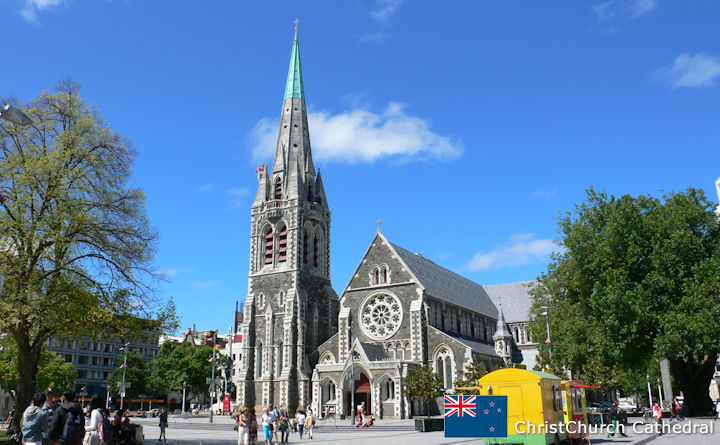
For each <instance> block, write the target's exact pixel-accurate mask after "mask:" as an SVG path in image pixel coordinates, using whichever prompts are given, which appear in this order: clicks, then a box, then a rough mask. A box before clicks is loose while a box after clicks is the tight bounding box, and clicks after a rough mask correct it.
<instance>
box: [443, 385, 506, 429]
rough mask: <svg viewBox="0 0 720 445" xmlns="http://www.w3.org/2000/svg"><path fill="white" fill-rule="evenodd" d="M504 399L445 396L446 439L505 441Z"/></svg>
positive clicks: (497, 397) (501, 397) (496, 397)
mask: <svg viewBox="0 0 720 445" xmlns="http://www.w3.org/2000/svg"><path fill="white" fill-rule="evenodd" d="M507 408H508V400H507V396H464V395H457V396H445V437H507V435H508V412H507Z"/></svg>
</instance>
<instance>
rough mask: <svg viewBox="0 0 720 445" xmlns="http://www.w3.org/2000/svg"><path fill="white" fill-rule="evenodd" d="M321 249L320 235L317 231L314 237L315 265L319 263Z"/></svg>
mask: <svg viewBox="0 0 720 445" xmlns="http://www.w3.org/2000/svg"><path fill="white" fill-rule="evenodd" d="M319 250H320V236H319V235H318V234H317V233H315V237H314V238H313V266H314V267H318V264H319V257H320V255H319Z"/></svg>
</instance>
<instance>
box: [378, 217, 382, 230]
mask: <svg viewBox="0 0 720 445" xmlns="http://www.w3.org/2000/svg"><path fill="white" fill-rule="evenodd" d="M377 225H378V232H380V233H382V219H378V220H377Z"/></svg>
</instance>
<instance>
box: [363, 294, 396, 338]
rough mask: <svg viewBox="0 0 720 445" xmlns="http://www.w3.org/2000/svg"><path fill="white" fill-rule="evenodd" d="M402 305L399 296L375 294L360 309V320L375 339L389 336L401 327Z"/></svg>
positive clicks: (369, 334)
mask: <svg viewBox="0 0 720 445" xmlns="http://www.w3.org/2000/svg"><path fill="white" fill-rule="evenodd" d="M402 316H403V313H402V306H401V305H400V300H398V299H397V297H394V296H392V295H387V294H380V295H373V296H372V297H370V298H368V299H367V300H366V301H365V304H364V305H363V307H362V309H361V310H360V321H361V325H362V327H363V330H364V331H365V333H366V334H368V336H370V337H371V338H373V339H375V340H381V339H385V338H389V337H390V336H392V335H393V334H394V333H396V332H397V331H398V329H400V323H401V322H402Z"/></svg>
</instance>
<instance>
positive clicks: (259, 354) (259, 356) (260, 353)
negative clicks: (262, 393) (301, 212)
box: [257, 342, 263, 377]
mask: <svg viewBox="0 0 720 445" xmlns="http://www.w3.org/2000/svg"><path fill="white" fill-rule="evenodd" d="M257 375H258V377H262V375H263V344H262V342H258V347H257Z"/></svg>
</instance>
